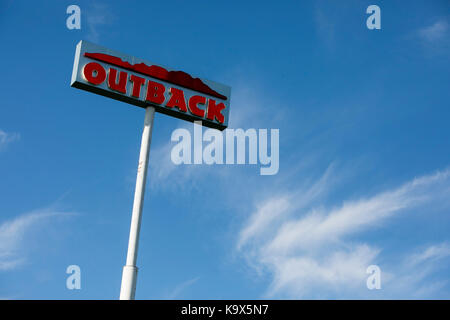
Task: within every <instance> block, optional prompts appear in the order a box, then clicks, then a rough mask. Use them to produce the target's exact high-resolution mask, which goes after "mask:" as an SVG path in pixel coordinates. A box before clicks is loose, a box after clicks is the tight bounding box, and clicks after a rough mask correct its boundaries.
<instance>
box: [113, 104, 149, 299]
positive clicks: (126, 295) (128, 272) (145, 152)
mask: <svg viewBox="0 0 450 320" xmlns="http://www.w3.org/2000/svg"><path fill="white" fill-rule="evenodd" d="M154 116H155V108H153V107H147V108H146V110H145V120H144V130H143V132H142V141H141V151H140V154H139V166H138V170H137V177H136V189H135V192H134V202H133V213H132V216H131V227H130V238H129V241H128V253H127V263H126V265H125V266H124V267H123V273H122V285H121V288H120V300H134V294H135V292H136V279H137V272H138V268H137V267H136V259H137V251H138V244H139V231H140V229H141V216H142V207H143V204H144V191H145V181H146V178H147V165H148V156H149V151H150V143H151V141H152V129H153V118H154Z"/></svg>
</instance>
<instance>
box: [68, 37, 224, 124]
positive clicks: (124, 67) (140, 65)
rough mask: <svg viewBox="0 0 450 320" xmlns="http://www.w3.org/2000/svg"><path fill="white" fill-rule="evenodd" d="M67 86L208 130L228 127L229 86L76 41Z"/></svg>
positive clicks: (85, 42)
mask: <svg viewBox="0 0 450 320" xmlns="http://www.w3.org/2000/svg"><path fill="white" fill-rule="evenodd" d="M71 86H72V87H75V88H79V89H83V90H87V91H91V92H94V93H97V94H100V95H103V96H106V97H110V98H113V99H116V100H120V101H123V102H127V103H130V104H133V105H136V106H139V107H143V108H145V107H148V106H153V107H155V110H156V111H157V112H161V113H164V114H167V115H170V116H173V117H176V118H180V119H184V120H188V121H202V124H203V125H204V126H206V127H210V128H215V129H219V130H223V129H225V128H226V127H227V126H228V115H229V111H230V95H231V88H230V87H229V86H226V85H223V84H220V83H217V82H213V81H210V80H206V79H200V78H194V77H192V76H191V75H190V74H188V73H186V72H183V71H177V70H173V69H170V68H166V67H163V66H160V65H156V64H154V63H151V62H148V61H145V60H142V59H139V58H136V57H133V56H129V55H126V54H122V53H119V52H116V51H113V50H110V49H106V48H103V47H100V46H97V45H95V44H93V43H89V42H87V41H84V40H83V41H80V42H79V43H78V44H77V47H76V52H75V61H74V65H73V72H72V81H71Z"/></svg>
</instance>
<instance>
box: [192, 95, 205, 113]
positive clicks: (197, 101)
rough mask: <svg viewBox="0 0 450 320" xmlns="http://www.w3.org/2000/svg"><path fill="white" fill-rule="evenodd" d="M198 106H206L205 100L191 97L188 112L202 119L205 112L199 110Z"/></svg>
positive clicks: (200, 97) (199, 97)
mask: <svg viewBox="0 0 450 320" xmlns="http://www.w3.org/2000/svg"><path fill="white" fill-rule="evenodd" d="M198 104H206V98H205V97H202V96H192V97H191V98H190V99H189V111H191V113H192V114H193V115H196V116H198V117H201V118H203V117H204V116H205V110H202V109H199V108H198V106H197V105H198Z"/></svg>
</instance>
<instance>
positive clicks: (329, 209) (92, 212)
mask: <svg viewBox="0 0 450 320" xmlns="http://www.w3.org/2000/svg"><path fill="white" fill-rule="evenodd" d="M71 4H77V5H78V6H79V7H80V8H81V30H69V29H67V28H66V19H67V17H68V14H66V8H67V6H69V5H71ZM371 4H377V5H378V6H379V7H380V8H381V30H368V29H367V27H366V19H367V17H368V16H369V15H368V14H366V8H367V7H368V6H369V5H371ZM0 27H1V28H0V30H1V31H0V33H1V37H2V43H3V50H1V53H0V56H1V60H2V61H3V77H2V78H1V80H0V84H1V91H2V102H1V107H0V177H1V179H0V199H1V201H0V298H3V299H116V298H118V296H119V291H120V281H121V273H122V267H123V265H124V264H125V258H126V249H127V242H128V232H129V223H130V218H131V208H132V201H133V193H134V184H135V175H136V169H137V162H138V156H139V154H138V150H139V145H140V138H141V132H142V125H143V120H144V110H143V109H141V108H138V107H135V106H132V105H127V104H125V103H121V102H118V101H115V100H111V99H107V98H104V97H102V96H98V95H95V94H92V93H89V92H85V91H81V90H78V89H75V88H71V87H70V78H71V72H72V65H73V58H74V53H75V46H76V44H77V43H78V41H79V40H81V39H85V40H89V41H91V42H94V43H97V44H99V45H101V46H105V47H108V48H111V49H114V50H117V51H121V52H124V53H127V54H130V55H135V56H137V57H140V58H143V59H147V60H150V61H154V62H158V63H160V64H161V65H165V66H170V67H172V68H176V69H182V70H184V71H186V72H189V73H191V74H194V75H196V76H199V77H203V78H206V79H211V80H214V81H218V82H221V83H225V84H227V85H230V86H231V87H232V96H231V111H230V120H229V126H230V128H243V129H248V128H256V129H272V128H273V129H279V130H280V142H279V147H280V169H279V172H278V174H276V175H272V176H261V175H260V174H259V167H258V166H257V165H228V166H227V165H180V166H175V165H173V164H172V163H171V162H170V150H171V148H172V147H173V145H174V143H173V142H171V141H170V137H171V133H172V132H173V131H174V130H175V129H177V128H187V129H189V130H192V125H191V124H190V123H188V122H184V121H182V120H177V119H174V118H171V117H168V116H166V115H161V114H157V115H156V117H155V124H154V129H153V140H152V148H151V152H150V169H149V177H148V184H147V191H146V196H145V205H144V211H143V221H142V227H141V238H140V245H139V254H138V267H139V268H140V269H139V276H138V285H137V291H136V298H137V299H260V298H273V299H280V298H283V299H322V298H332V299H342V298H352V299H353V298H355V299H360V298H364V299H366V298H367V299H379V298H386V299H391V298H395V299H399V298H400V299H410V298H425V299H428V298H446V299H448V298H450V284H449V277H448V275H449V274H450V238H449V231H450V216H449V210H450V140H449V136H450V126H449V125H448V119H449V116H450V111H449V110H450V109H449V107H450V105H449V99H450V90H449V85H450V79H449V74H450V72H449V71H450V4H449V3H448V1H444V0H442V1H438V0H435V1H413V2H409V3H408V4H405V2H404V1H356V0H355V1H345V2H344V1H339V2H338V1H277V2H265V1H259V2H253V1H226V2H223V1H221V2H219V1H170V2H161V1H146V2H141V3H139V4H137V3H133V4H129V3H128V2H127V3H125V2H111V1H108V2H107V1H78V2H67V1H48V2H44V3H39V4H31V3H30V2H25V1H8V0H7V1H3V2H2V3H1V4H0ZM72 264H75V265H78V266H80V268H81V286H82V288H81V290H68V289H67V288H66V279H67V277H68V275H67V274H66V268H67V267H68V266H69V265H72ZM372 264H375V265H378V266H379V267H380V269H381V279H382V280H381V281H382V288H381V289H380V290H368V289H367V287H366V279H367V277H368V275H367V274H366V268H367V267H368V266H369V265H372Z"/></svg>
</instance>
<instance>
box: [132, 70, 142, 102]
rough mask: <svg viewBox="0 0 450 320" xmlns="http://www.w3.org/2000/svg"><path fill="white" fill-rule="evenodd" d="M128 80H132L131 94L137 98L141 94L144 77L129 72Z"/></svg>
mask: <svg viewBox="0 0 450 320" xmlns="http://www.w3.org/2000/svg"><path fill="white" fill-rule="evenodd" d="M130 81H131V82H133V90H132V92H131V96H132V97H135V98H139V97H140V96H141V86H142V85H143V84H144V83H145V79H144V78H141V77H138V76H135V75H134V74H130Z"/></svg>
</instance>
